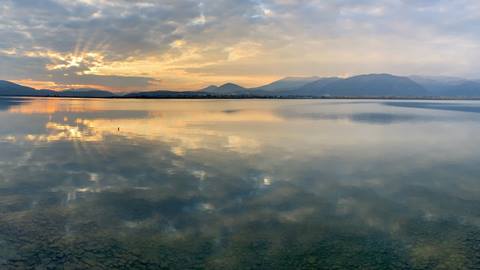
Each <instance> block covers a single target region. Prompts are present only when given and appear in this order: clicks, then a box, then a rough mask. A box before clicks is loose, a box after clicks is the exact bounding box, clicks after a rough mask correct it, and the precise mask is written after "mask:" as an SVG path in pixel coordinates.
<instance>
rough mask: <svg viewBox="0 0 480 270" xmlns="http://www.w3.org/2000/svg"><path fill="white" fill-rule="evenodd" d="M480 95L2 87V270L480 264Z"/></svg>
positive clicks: (456, 266)
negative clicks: (176, 95) (26, 95)
mask: <svg viewBox="0 0 480 270" xmlns="http://www.w3.org/2000/svg"><path fill="white" fill-rule="evenodd" d="M479 134H480V103H479V102H466V101H462V102H459V101H456V102H443V101H442V102H426V101H348V100H341V101H340V100H338V101H335V100H330V101H323V100H303V101H302V100H291V101H284V100H281V101H279V100H265V101H250V100H248V101H228V100H221V101H216V100H82V99H16V98H4V99H0V268H1V269H352V268H358V269H478V268H479V267H480V166H479V164H480V150H479V145H480V136H479Z"/></svg>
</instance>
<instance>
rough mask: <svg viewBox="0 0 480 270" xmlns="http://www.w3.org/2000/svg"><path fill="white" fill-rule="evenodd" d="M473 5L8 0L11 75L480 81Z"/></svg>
mask: <svg viewBox="0 0 480 270" xmlns="http://www.w3.org/2000/svg"><path fill="white" fill-rule="evenodd" d="M479 14H480V4H479V3H477V1H473V0H459V1H446V0H435V1H434V0H423V1H413V0H381V1H373V0H361V1H358V0H355V1H354V0H336V1H335V0H328V1H325V0H203V1H194V0H164V1H154V0H138V1H126V0H116V1H105V0H76V1H71V0H69V1H67V0H44V1H35V0H5V1H2V3H1V4H0V36H2V39H1V40H0V77H1V78H3V79H10V80H35V81H46V82H50V83H53V84H55V85H56V86H57V87H59V88H61V87H69V86H71V85H84V84H87V85H89V86H91V85H97V86H99V87H103V88H110V89H114V88H115V89H120V90H122V89H125V88H128V89H134V88H139V90H143V89H146V88H147V89H154V88H174V89H186V88H188V89H190V88H197V87H200V86H203V85H205V84H210V83H223V82H227V81H231V80H234V81H237V82H239V83H243V82H244V83H246V84H247V85H254V84H260V83H264V82H266V81H268V80H271V79H274V78H278V77H282V76H287V75H325V76H329V75H343V74H355V73H367V72H378V71H381V72H392V73H397V74H410V73H423V74H450V75H458V76H470V77H476V76H477V75H478V74H476V71H475V70H478V68H479V65H478V63H477V62H476V61H474V59H478V57H479V56H480V55H479V50H478V49H479V45H477V44H480V43H479V41H480V40H479V39H480V31H479V30H478V27H476V26H477V25H478V24H479V23H480V15H479Z"/></svg>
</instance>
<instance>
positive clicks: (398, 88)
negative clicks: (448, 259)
mask: <svg viewBox="0 0 480 270" xmlns="http://www.w3.org/2000/svg"><path fill="white" fill-rule="evenodd" d="M0 96H42V97H90V98H110V97H126V98H215V97H246V98H248V97H259V98H260V97H271V98H288V97H293V98H295V97H310V98H318V97H352V98H353V97H359V98H368V97H377V98H378V97H380V98H394V97H405V98H429V97H435V98H480V81H475V80H467V79H462V78H455V77H432V76H430V77H428V76H409V77H406V76H395V75H391V74H367V75H358V76H353V77H348V78H340V77H324V78H322V77H287V78H284V79H281V80H278V81H275V82H272V83H270V84H267V85H264V86H260V87H255V88H244V87H242V86H240V85H237V84H233V83H227V84H224V85H221V86H215V85H212V86H208V87H206V88H203V89H200V90H197V91H170V90H159V91H144V92H132V93H128V94H122V95H120V94H115V93H113V92H109V91H104V90H99V89H91V88H82V89H67V90H63V91H53V90H48V89H42V90H37V89H34V88H31V87H27V86H22V85H19V84H15V83H12V82H9V81H0Z"/></svg>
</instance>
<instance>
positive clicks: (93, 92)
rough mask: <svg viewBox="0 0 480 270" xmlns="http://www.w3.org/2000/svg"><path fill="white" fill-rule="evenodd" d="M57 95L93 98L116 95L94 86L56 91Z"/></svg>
mask: <svg viewBox="0 0 480 270" xmlns="http://www.w3.org/2000/svg"><path fill="white" fill-rule="evenodd" d="M56 95H57V96H60V97H80V98H81V97H91V98H95V97H98V98H106V97H115V96H116V95H115V94H114V93H112V92H109V91H104V90H99V89H93V88H79V89H68V90H64V91H60V92H56Z"/></svg>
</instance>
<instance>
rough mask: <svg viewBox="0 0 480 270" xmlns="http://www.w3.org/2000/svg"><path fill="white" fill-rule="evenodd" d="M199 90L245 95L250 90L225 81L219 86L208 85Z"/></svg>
mask: <svg viewBox="0 0 480 270" xmlns="http://www.w3.org/2000/svg"><path fill="white" fill-rule="evenodd" d="M201 91H203V92H207V93H210V94H217V95H219V94H220V95H245V94H250V93H251V91H250V90H247V89H246V88H243V87H241V86H240V85H237V84H234V83H226V84H224V85H222V86H220V87H216V86H209V87H207V88H204V89H202V90H201Z"/></svg>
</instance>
